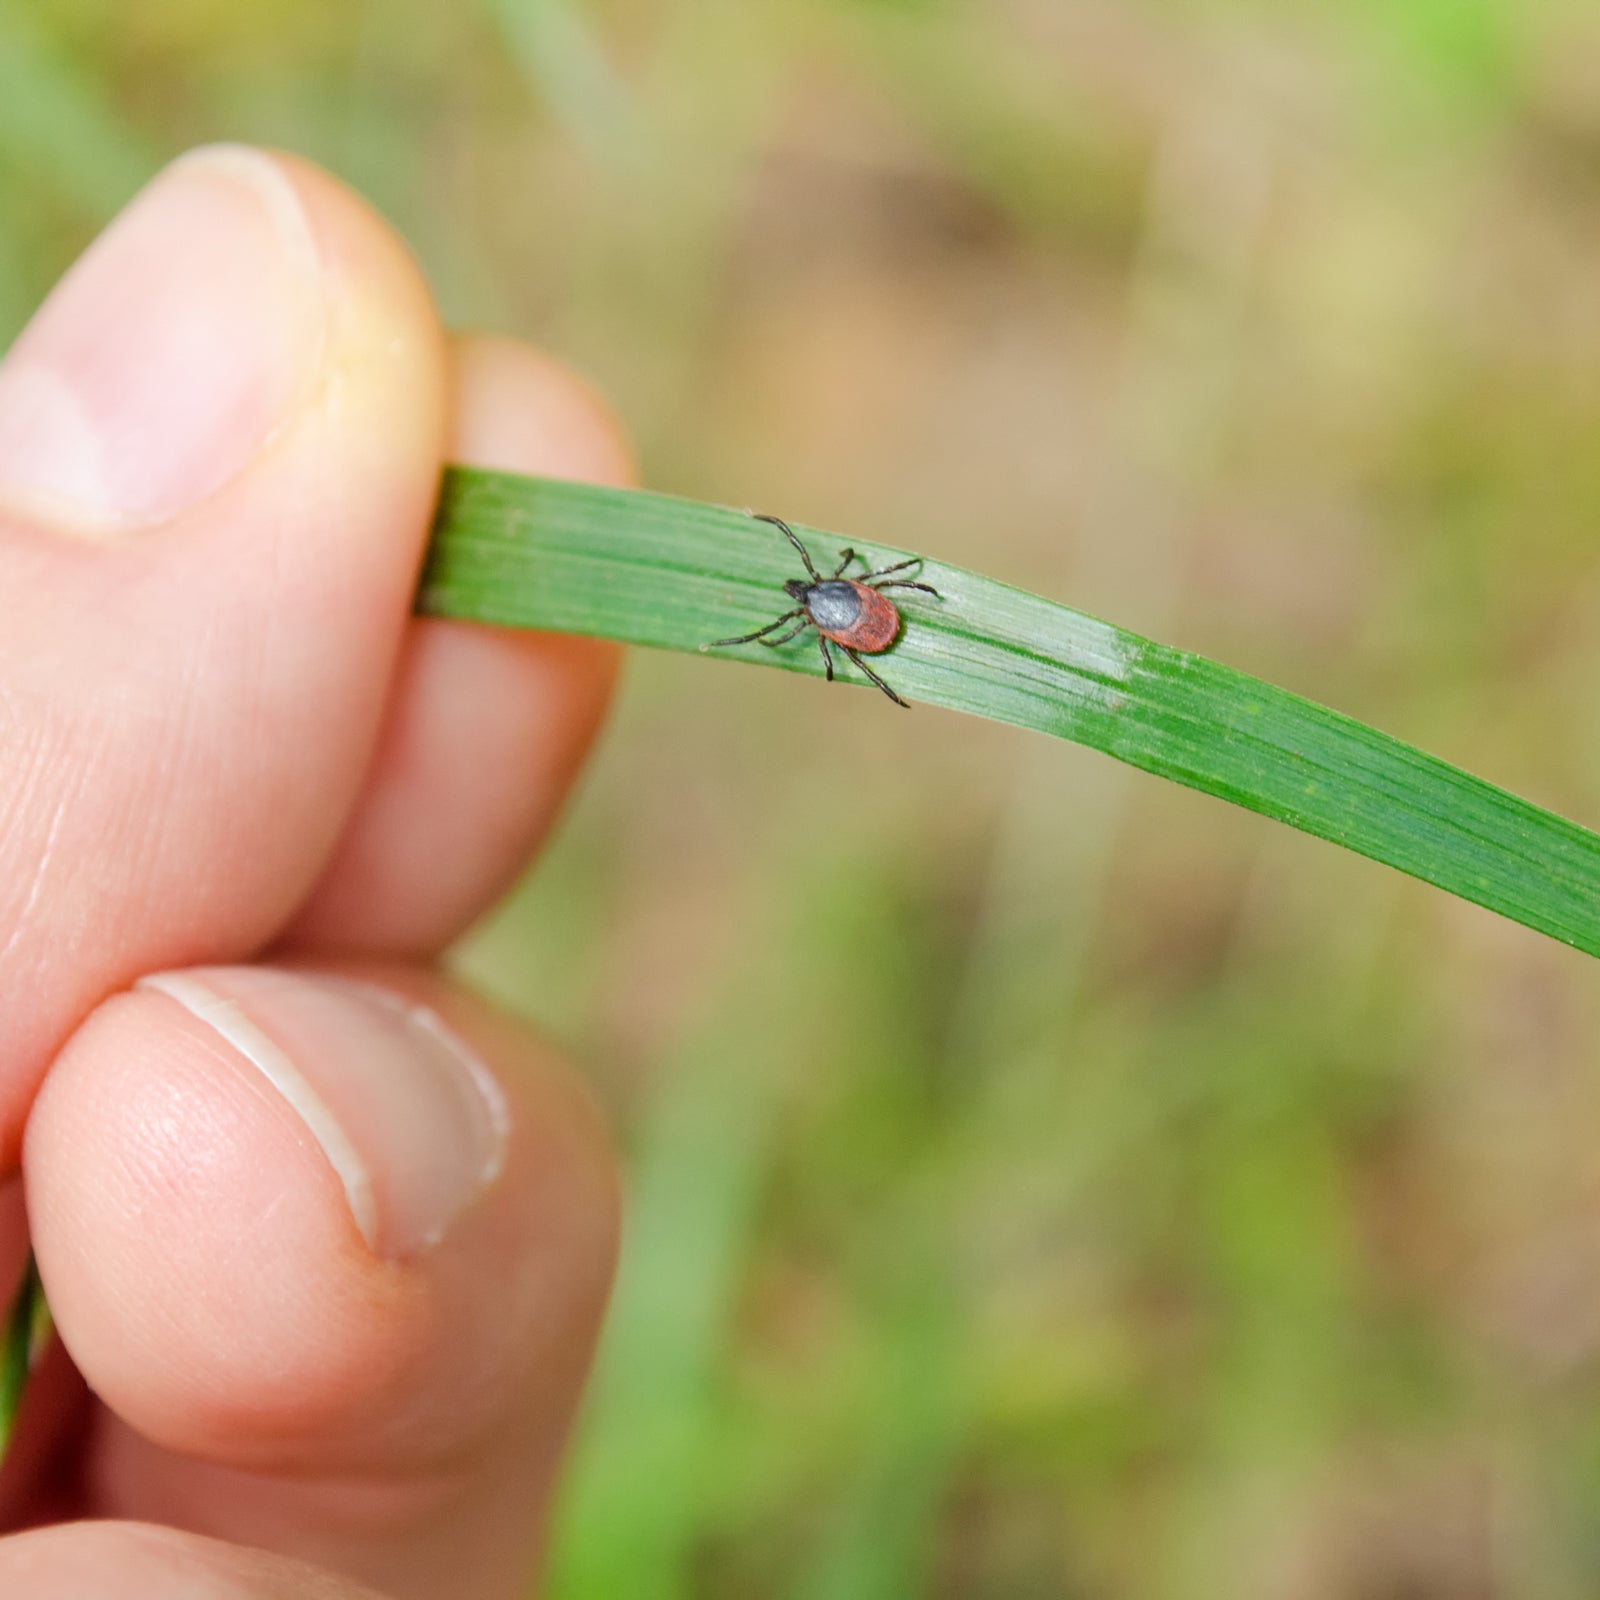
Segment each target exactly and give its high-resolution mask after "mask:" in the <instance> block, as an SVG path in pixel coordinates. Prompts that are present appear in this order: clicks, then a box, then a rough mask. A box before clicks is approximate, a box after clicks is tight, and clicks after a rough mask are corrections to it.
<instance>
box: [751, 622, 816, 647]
mask: <svg viewBox="0 0 1600 1600" xmlns="http://www.w3.org/2000/svg"><path fill="white" fill-rule="evenodd" d="M810 626H811V618H810V617H802V618H801V619H800V620H799V621H798V622H797V623H795V625H794V626H793V627H792V628H791V629H790V630H789V631H788V632H787V633H781V634H779V635H778V637H777V638H776V639H763V640H762V641H761V642H762V644H764V645H766V646H767V648H768V649H770V650H775V649H776V648H777V647H778V646H779V645H780V644H788V642H789V641H790V640H791V639H794V638H798V637H799V635H801V634H802V633H804V632H805V631H806V629H807V628H809V627H810Z"/></svg>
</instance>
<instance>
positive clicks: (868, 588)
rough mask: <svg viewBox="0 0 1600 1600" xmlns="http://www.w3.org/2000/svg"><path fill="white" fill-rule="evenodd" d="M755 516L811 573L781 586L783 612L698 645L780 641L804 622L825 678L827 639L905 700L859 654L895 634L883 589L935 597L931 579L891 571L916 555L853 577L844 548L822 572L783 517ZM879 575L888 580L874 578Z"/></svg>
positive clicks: (894, 617) (895, 619)
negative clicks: (829, 570) (789, 605)
mask: <svg viewBox="0 0 1600 1600" xmlns="http://www.w3.org/2000/svg"><path fill="white" fill-rule="evenodd" d="M757 520H758V521H761V522H770V523H771V524H772V525H773V526H774V527H775V528H781V529H782V530H783V531H784V533H785V534H786V535H787V536H788V539H789V542H790V544H792V545H793V546H794V547H795V549H796V550H798V551H799V552H800V559H801V560H802V561H803V562H805V564H806V571H807V572H808V573H809V574H810V575H811V577H810V581H809V582H807V581H806V579H804V578H791V579H789V581H788V582H787V583H786V584H784V586H783V592H784V593H785V594H786V595H788V596H789V598H790V599H791V600H793V601H795V602H796V604H795V607H794V609H793V610H792V611H786V612H784V614H783V615H782V616H781V617H779V618H778V619H777V620H776V621H774V622H769V623H768V624H767V625H766V627H764V628H757V629H756V631H755V632H754V633H745V634H741V635H740V636H739V637H738V638H737V639H715V640H713V641H712V642H711V643H710V644H707V645H702V646H701V647H700V648H701V649H702V650H712V649H715V648H717V647H719V646H721V645H727V644H755V643H760V644H764V645H780V644H786V643H787V642H788V641H789V640H790V639H792V638H794V637H795V635H796V634H800V633H804V632H805V630H806V629H807V628H815V629H816V630H817V642H818V644H820V645H821V647H822V664H823V668H824V670H825V671H826V672H827V675H828V682H829V683H832V682H833V657H832V655H830V654H829V652H828V641H829V640H830V639H831V640H832V641H833V642H834V643H835V644H836V645H838V646H839V648H840V649H841V650H843V651H844V653H845V654H846V655H847V656H849V657H850V659H851V660H852V661H853V662H855V664H856V665H857V666H858V667H859V668H860V669H861V670H862V672H863V673H865V674H866V676H867V677H868V678H869V679H870V680H871V681H872V682H873V683H875V684H877V686H878V687H879V688H880V689H882V690H883V692H884V693H885V694H886V695H888V697H889V698H890V699H891V700H893V701H894V703H895V704H896V705H897V706H903V705H905V704H906V702H905V701H904V700H902V699H901V698H900V696H899V695H897V694H896V693H895V692H894V690H893V689H891V688H890V687H889V685H888V684H886V683H885V682H884V681H883V679H882V678H880V677H879V676H878V674H877V673H876V672H874V671H873V670H872V668H871V667H869V666H868V665H867V664H866V662H864V661H863V660H862V659H861V657H862V656H863V655H868V656H875V655H881V654H882V653H883V652H884V651H885V650H887V649H888V648H889V646H890V645H892V644H893V643H894V641H895V639H896V637H897V636H898V635H899V632H900V612H899V611H898V609H897V608H896V606H895V603H894V601H892V600H886V599H884V597H883V591H884V590H885V589H920V590H921V591H922V592H923V593H924V594H931V595H932V596H933V597H934V598H935V599H936V600H937V599H938V598H940V596H939V591H938V590H937V589H935V588H934V587H933V586H932V585H931V584H927V583H917V582H915V581H914V580H913V579H910V578H896V577H893V576H892V574H894V573H896V572H904V571H906V570H907V569H908V568H910V567H918V566H921V565H922V557H921V556H910V557H908V558H907V559H906V560H904V561H896V562H894V563H893V564H892V565H890V566H887V567H879V568H878V569H877V571H875V572H868V573H867V574H866V575H865V576H864V577H863V578H861V579H860V580H859V581H858V580H857V579H855V578H847V577H845V576H844V569H845V568H846V567H848V566H849V565H850V563H851V562H852V561H860V560H861V558H860V557H859V556H858V555H857V554H856V553H855V551H854V550H846V551H845V553H844V554H843V555H842V556H841V557H840V558H839V565H838V567H837V568H835V569H834V572H833V574H832V575H831V576H830V577H826V578H824V577H823V576H822V574H821V573H820V572H818V571H817V569H816V568H815V567H814V566H813V565H812V564H811V555H810V552H809V551H808V550H807V549H806V547H805V546H804V545H803V544H801V542H800V541H799V539H798V538H796V537H795V531H794V529H793V528H791V527H790V526H789V524H788V523H787V522H783V521H781V520H780V519H779V518H777V517H767V516H762V517H759V518H758V519H757ZM861 564H862V566H865V565H866V562H864V561H862V562H861ZM880 579H888V580H889V581H888V582H879V581H878V580H880ZM796 617H798V618H799V619H800V620H799V621H798V622H795V624H794V626H793V627H792V628H790V629H789V631H788V632H787V633H785V634H783V635H781V636H780V637H778V638H773V637H772V635H773V634H774V633H776V632H777V631H778V629H780V628H781V627H783V625H784V624H785V623H786V622H793V621H794V619H795V618H796Z"/></svg>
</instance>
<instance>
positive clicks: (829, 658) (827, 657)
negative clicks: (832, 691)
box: [817, 633, 833, 683]
mask: <svg viewBox="0 0 1600 1600" xmlns="http://www.w3.org/2000/svg"><path fill="white" fill-rule="evenodd" d="M817 643H818V644H820V645H821V646H822V665H823V666H824V667H825V668H826V669H827V672H828V682H829V683H832V682H833V652H832V651H830V650H829V649H828V641H827V640H826V639H825V638H823V636H822V635H821V634H820V633H819V634H818V635H817Z"/></svg>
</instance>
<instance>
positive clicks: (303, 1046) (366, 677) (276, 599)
mask: <svg viewBox="0 0 1600 1600" xmlns="http://www.w3.org/2000/svg"><path fill="white" fill-rule="evenodd" d="M447 458H454V459H464V460H470V461H473V462H476V463H479V464H483V465H490V466H500V467H507V468H512V469H517V470H523V471H534V472H545V473H549V474H555V475H563V476H568V477H575V478H589V479H593V480H596V481H610V482H620V481H625V480H626V479H627V478H628V477H629V472H630V469H629V460H628V454H627V450H626V447H625V446H624V444H623V443H622V441H621V439H620V437H619V435H618V432H617V430H616V428H615V425H614V424H613V423H612V421H611V420H610V418H609V417H608V415H607V414H606V413H605V411H604V410H603V408H601V407H600V405H599V404H598V403H597V402H596V401H595V400H594V399H593V398H592V397H591V396H590V395H589V394H588V392H587V391H586V390H585V389H584V388H583V387H582V386H581V385H580V384H579V383H578V382H577V381H576V380H575V379H573V378H571V377H570V376H568V375H567V374H565V373H564V372H563V371H561V370H560V369H558V368H557V367H556V366H554V365H553V364H552V363H550V362H548V361H546V360H545V359H543V358H541V357H540V356H538V355H537V354H535V353H534V352H532V351H530V350H528V349H525V348H523V347H520V346H517V345H514V344H511V343H509V342H504V341H490V340H483V339H466V340H455V341H450V340H447V339H446V337H445V336H444V334H443V333H442V332H441V330H440V328H439V325H438V321H437V316H436V313H435V310H434V308H433V305H432V303H431V301H430V299H429V296H428V294H427V291H426V289H425V287H424V285H423V283H422V282H421V279H420V278H419V276H418V274H417V272H416V269H415V268H414V266H413V265H412V263H411V261H410V260H409V258H408V257H407V256H406V254H405V252H404V250H403V248H402V247H401V245H400V244H399V243H398V241H397V240H396V239H395V238H394V236H393V235H392V234H391V233H390V232H389V231H388V229H387V228H385V227H384V225H383V224H382V223H381V222H379V221H378V220H377V218H375V217H374V216H373V214H372V213H371V212H369V211H368V210H367V209H366V208H365V207H364V206H363V205H362V204H361V203H360V202H358V201H357V200H356V199H355V198H354V197H353V196H351V195H350V194H349V193H348V192H346V191H345V190H343V189H341V188H340V187H339V186H338V185H337V184H335V183H334V182H333V181H331V180H330V179H329V178H328V177H326V176H325V175H323V174H321V173H319V172H317V171H315V170H313V169H311V168H309V167H307V166H305V165H303V164H302V163H299V162H297V161H294V160H291V159H288V158H282V157H268V156H265V155H262V154H259V153H256V152H253V151H247V150H239V149H216V150H207V151H202V152H199V153H198V154H196V155H193V156H190V157H188V158H186V159H185V160H183V161H180V162H179V163H177V164H176V165H175V166H174V167H172V168H170V169H169V170H168V171H167V172H165V173H164V174H162V175H161V176H160V177H159V178H158V179H157V180H156V181H155V182H154V183H153V184H152V185H151V187H150V188H149V189H147V190H146V191H145V193H144V194H143V195H141V196H140V197H139V198H138V199H137V200H136V201H135V202H134V204H133V205H132V206H131V207H130V209H129V210H128V211H127V212H125V213H124V215H123V216H122V217H121V218H120V219H119V220H118V221H117V222H116V223H114V224H113V226H112V227H111V228H110V229H109V230H108V231H107V233H106V234H105V235H104V236H103V237H102V238H101V239H100V240H99V241H98V242H97V243H96V245H95V246H94V247H93V248H92V249H91V251H90V252H89V253H88V255H87V256H86V257H85V259H84V260H83V261H82V262H80V263H79V265H78V266H77V267H75V268H74V269H73V271H72V272H71V273H70V274H69V275H68V277H67V278H66V279H64V280H63V282H62V284H61V286H60V287H59V288H58V289H57V291H56V293H55V294H54V295H53V296H52V297H51V299H50V300H49V301H48V302H47V303H46V305H45V307H44V308H43V310H42V311H41V312H40V314H39V315H38V317H36V318H35V320H34V322H33V324H32V325H31V326H30V328H29V329H28V331H27V332H26V333H24V334H23V336H22V337H21V338H20V339H19V341H18V342H17V344H16V345H15V347H14V348H13V350H12V351H11V353H10V355H9V356H8V357H7V359H6V361H5V363H4V366H3V367H0V597H3V601H0V751H3V752H4V758H3V760H0V1174H10V1175H11V1176H10V1177H9V1178H7V1179H6V1180H5V1182H4V1186H3V1187H0V1291H3V1290H4V1289H5V1288H6V1287H7V1286H9V1285H11V1284H13V1283H14V1282H15V1281H16V1278H17V1275H18V1274H19V1272H20V1270H21V1266H22V1262H23V1259H24V1255H25V1251H26V1229H25V1225H24V1222H23V1210H22V1189H23V1183H24V1181H25V1186H26V1194H27V1211H28V1215H29V1217H30V1219H31V1231H32V1242H33V1247H34V1249H35V1251H36V1253H37V1257H38V1260H39V1264H40V1269H41V1272H42V1274H43V1278H44V1282H45V1286H46V1289H47V1292H48V1295H49V1299H50V1304H51V1308H52V1311H53V1313H54V1316H55V1319H56V1323H57V1327H58V1329H59V1335H60V1346H59V1347H52V1349H51V1351H50V1352H49V1353H48V1354H47V1355H46V1356H45V1358H44V1359H43V1361H42V1362H41V1364H40V1367H39V1368H38V1370H37V1371H36V1372H35V1374H34V1376H33V1378H32V1380H31V1382H30V1387H29V1391H28V1395H27V1399H26V1401H25V1404H24V1407H23V1414H22V1417H21V1419H20V1422H19V1427H18V1433H17V1436H16V1439H15V1442H14V1445H13V1448H12V1452H11V1454H10V1456H9V1457H8V1459H7V1460H6V1462H5V1465H4V1467H3V1469H0V1530H16V1529H21V1528H26V1529H29V1530H30V1531H26V1532H10V1533H9V1536H7V1537H0V1594H4V1595H6V1596H8V1597H9V1596H16V1597H18V1600H42V1597H45V1596H51V1597H53V1596H58V1595H59V1596H68V1595H71V1596H73V1597H74V1600H76V1597H78V1596H81V1595H84V1594H94V1595H96V1596H99V1597H118V1600H124V1597H126V1600H132V1597H141V1600H142V1597H146V1596H149V1597H155V1596H160V1597H162V1600H168V1597H174V1596H180V1595H181V1596H184V1597H189V1596H196V1597H199V1596H205V1597H208V1600H209V1597H212V1596H216V1597H224V1596H226V1597H229V1600H234V1597H238V1600H244V1597H252V1600H254V1597H264V1596H269V1595H270V1596H273V1597H275V1600H287V1597H291V1596H296V1597H298V1596H312V1595H315V1596H317V1597H319V1600H337V1597H354V1596H356V1595H358V1594H365V1593H368V1590H366V1589H363V1588H362V1587H361V1585H363V1584H365V1585H370V1586H373V1587H375V1588H376V1589H377V1590H378V1591H380V1592H381V1593H384V1594H388V1595H390V1596H397V1597H398V1596H408V1595H428V1596H435V1595H444V1594H448V1595H450V1596H451V1597H452V1600H477V1597H498V1596H509V1595H512V1594H518V1593H522V1592H524V1591H525V1589H526V1585H527V1581H528V1578H529V1576H530V1574H531V1573H532V1571H533V1570H534V1568H535V1567H536V1564H537V1556H538V1546H539V1540H540V1531H541V1523H542V1513H543V1507H544V1504H545V1502H546V1500H547V1497H548V1495H549V1492H550V1488H551V1482H552V1477H553V1474H554V1471H555V1469H556V1465H557V1462H558V1459H559V1456H560V1452H561V1448H562V1444H563V1441H564V1438H565V1435H566V1433H567V1430H568V1427H569V1424H570V1420H571V1417H572V1413H573V1410H574V1406H575V1403H576V1400H577V1395H578V1390H579V1387H580V1385H581V1382H582V1380H583V1377H584V1374H585V1371H586V1369H587V1366H588V1363H589V1359H590V1355H591V1350H592V1345H593V1341H594V1336H595V1331H596V1328H597V1325H598V1322H599V1319H600V1315H601V1312H602V1309H603V1305H604V1301H605V1297H606V1293H607V1289H608V1286H609V1283H610V1278H611V1273H612V1267H613V1263H614V1257H615V1235H616V1217H617V1200H616V1183H615V1174H614V1168H613V1164H612V1159H611V1156H610V1154H609V1151H608V1147H607V1143H606V1139H605V1135H604V1132H603V1131H602V1129H601V1127H600V1125H599V1122H598V1119H597V1118H596V1117H595V1115H594V1114H593V1112H592V1110H591V1109H590V1107H589V1104H588V1102H587V1100H586V1098H585V1096H584V1094H583V1091H582V1089H581V1088H580V1087H579V1085H578V1083H577V1082H576V1080H575V1079H574V1077H573V1076H572V1074H571V1073H570V1072H569V1071H568V1070H567V1068H565V1067H564V1066H563V1065H562V1064H561V1063H560V1062H559V1061H557V1060H555V1059H553V1058H552V1056H551V1054H550V1053H549V1051H548V1050H546V1049H545V1048H543V1047H542V1046H541V1045H540V1044H539V1043H538V1041H537V1040H535V1039H533V1038H531V1037H529V1035H528V1034H527V1033H525V1032H524V1031H523V1030H522V1029H520V1028H519V1027H517V1026H515V1025H514V1024H512V1023H511V1022H509V1021H508V1020H506V1019H505V1018H503V1017H500V1016H497V1015H494V1014H493V1013H492V1012H491V1011H490V1010H489V1009H488V1008H486V1007H485V1006H484V1005H482V1004H481V1003H479V1002H477V1001H475V1000H473V999H472V998H471V996H469V995H468V994H465V993H463V992H462V991H461V990H460V989H458V988H457V987H455V986H454V985H453V984H451V983H450V982H449V981H448V980H447V979H446V978H444V977H442V976H440V975H439V973H438V972H436V971H435V970H433V969H432V968H431V965H430V964H431V962H432V960H433V958H434V957H436V955H437V954H438V952H439V951H440V950H441V949H442V948H443V947H444V946H445V945H446V944H447V943H448V941H449V940H450V939H451V938H452V937H454V936H455V935H456V934H457V933H458V932H460V930H461V929H462V928H463V927H465V926H466V925H467V924H468V923H469V922H470V921H471V920H472V919H473V918H474V917H476V916H477V915H478V914H479V913H481V912H482V911H483V910H484V908H485V907H486V906H487V905H488V904H489V903H490V902H491V901H492V900H493V899H494V897H495V896H496V895H497V894H498V893H499V892H500V891H501V890H502V889H503V888H504V887H505V886H506V885H507V884H508V883H509V882H510V881H511V879H512V878H513V876H514V875H515V874H516V873H517V871H518V870H519V868H520V866H521V865H522V863H523V862H524V860H525V859H526V857H527V856H528V855H529V854H530V852H531V851H532V850H533V849H534V848H535V847H536V846H537V844H538V842H539V840H540V838H541V837H542V836H543V834H544V832H545V830H546V829H547V827H548V826H549V824H550V822H551V820H552V817H553V815H554V813H555V812H556V810H557V809H558V807H559V806H560V804H561V801H562V798H563V796H564V795H565V793H566V790H567V788H568V787H569V785H570V784H571V782H572V780H573V777H574V774H575V773H576V771H577V769H578V768H579V766H580V765H581V763H582V761H583V759H584V755H585V752H586V751H587V749H588V746H589V742H590V739H591V737H592V735H593V732H594V730H595V728H596V726H597V724H598V721H599V719H600V717H601V715H602V713H603V710H604V707H605V703H606V700H607V697H608V694H609V691H610V686H611V681H612V677H613V674H614V671H615V666H616V658H615V652H614V651H613V650H612V648H611V647H609V646H606V645H602V644H600V643H597V642H594V641H584V640H576V639H567V638H557V637H551V636H540V635H512V634H508V633H499V632H495V631H492V630H488V629H478V628H469V627H466V626H463V625H459V624H452V623H445V622H438V621H418V620H415V619H413V618H412V617H411V616H410V605H411V600H412V594H413V590H414V586H415V583H416V574H417V567H418V562H419V559H420V554H421V550H422V546H423V541H424V538H425V535H426V532H427V527H428V522H429V516H430V511H431V505H432V500H433V497H434V493H435V489H436V486H437V482H438V476H439V470H440V466H441V463H442V462H443V461H444V460H445V459H447ZM264 952H265V955H264V954H263V953H264ZM246 963H248V965H246ZM334 975H337V976H334ZM145 980H148V981H145ZM352 980H354V981H352ZM19 1168H20V1172H21V1175H22V1177H21V1179H20V1180H19V1178H18V1177H17V1176H16V1174H17V1173H18V1171H19ZM63 1347H64V1348H63ZM79 1374H81V1378H80V1376H79ZM85 1382H86V1384H87V1387H88V1390H89V1391H90V1393H89V1394H87V1395H86V1394H85V1392H84V1384H85ZM79 1518H95V1519H108V1520H105V1521H99V1522H95V1523H87V1522H80V1521H76V1520H74V1519H79ZM207 1536H209V1537H207ZM303 1562H304V1563H310V1564H311V1565H302V1564H301V1563H303ZM318 1568H320V1569H322V1571H320V1572H319V1571H317V1570H315V1569H318ZM329 1573H334V1574H338V1575H339V1577H338V1578H336V1579H335V1578H330V1577H329V1576H328V1575H327V1574H329Z"/></svg>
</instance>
